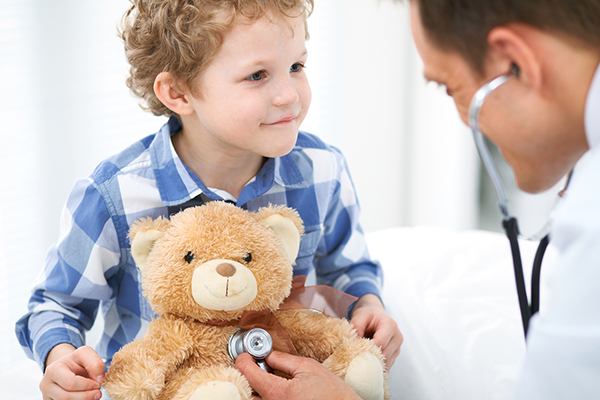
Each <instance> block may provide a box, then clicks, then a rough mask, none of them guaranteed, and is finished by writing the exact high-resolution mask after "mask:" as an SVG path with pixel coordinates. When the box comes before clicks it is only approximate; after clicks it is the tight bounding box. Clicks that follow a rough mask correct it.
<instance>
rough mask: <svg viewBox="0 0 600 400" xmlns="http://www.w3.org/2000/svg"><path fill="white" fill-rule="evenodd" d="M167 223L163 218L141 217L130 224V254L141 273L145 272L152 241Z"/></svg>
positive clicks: (158, 236) (163, 229)
mask: <svg viewBox="0 0 600 400" xmlns="http://www.w3.org/2000/svg"><path fill="white" fill-rule="evenodd" d="M168 225H169V221H167V220H165V219H163V218H158V219H156V220H152V218H143V219H141V220H139V221H136V222H134V223H133V225H132V226H131V230H130V232H129V240H130V242H131V256H132V257H133V260H134V261H135V264H136V265H137V267H138V268H139V270H140V271H141V272H142V275H143V274H144V273H145V272H146V266H147V260H148V256H149V255H150V252H151V251H152V248H153V247H154V243H155V242H156V240H157V239H158V238H160V237H161V236H162V234H163V232H164V231H165V229H166V227H167V226H168Z"/></svg>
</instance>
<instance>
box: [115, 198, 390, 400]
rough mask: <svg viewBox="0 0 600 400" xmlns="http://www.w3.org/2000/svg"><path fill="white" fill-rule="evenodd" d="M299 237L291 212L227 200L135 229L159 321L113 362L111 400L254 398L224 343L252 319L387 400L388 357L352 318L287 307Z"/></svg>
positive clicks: (147, 291)
mask: <svg viewBox="0 0 600 400" xmlns="http://www.w3.org/2000/svg"><path fill="white" fill-rule="evenodd" d="M303 229H304V228H303V223H302V220H301V219H300V217H299V215H298V213H297V212H296V211H295V210H293V209H291V208H288V207H283V206H269V207H265V208H261V209H260V210H258V211H257V212H249V211H246V210H244V209H242V208H239V207H237V206H235V205H233V204H230V203H227V202H223V201H213V202H210V203H206V204H204V205H201V206H197V207H190V208H187V209H185V210H184V211H181V212H179V213H177V214H175V215H173V216H171V218H170V220H168V219H166V218H162V217H159V218H157V219H152V218H149V217H148V218H144V219H141V220H139V221H136V222H135V223H134V224H133V225H132V227H131V231H130V235H129V237H130V243H131V254H132V257H133V259H134V261H135V263H136V266H137V268H138V269H139V270H140V273H141V277H142V288H143V293H144V296H145V297H146V299H147V300H148V303H149V304H150V305H151V306H152V309H153V311H154V312H155V314H156V316H155V318H154V319H153V320H152V321H151V322H150V323H149V325H148V328H147V330H146V332H145V334H144V335H143V336H142V337H140V338H138V339H136V340H134V341H133V342H131V343H129V344H127V345H125V346H123V347H122V348H121V349H120V350H119V351H118V352H117V353H116V354H115V355H114V358H113V359H112V363H111V365H110V367H109V369H108V371H107V374H106V379H105V383H104V388H105V390H106V392H107V393H108V394H109V395H110V396H111V397H112V398H113V399H114V400H133V399H139V400H149V399H158V400H160V399H174V400H183V399H186V400H187V399H192V400H200V399H215V400H216V399H219V400H246V399H251V398H252V389H251V388H250V386H249V384H248V382H247V381H246V379H245V378H244V376H243V375H241V374H240V372H239V371H237V370H236V369H235V368H234V363H235V361H234V359H233V358H232V355H231V353H230V351H229V350H228V343H229V342H230V339H231V338H232V336H234V335H236V333H239V332H240V329H241V328H240V326H241V325H242V323H241V322H240V321H241V320H243V319H244V318H245V317H246V316H247V315H249V314H250V315H252V313H255V314H258V315H263V316H264V315H267V320H271V321H275V325H277V326H279V327H282V328H283V331H284V333H283V335H284V336H286V337H287V338H289V339H291V340H288V341H289V342H291V345H286V344H280V345H279V346H280V348H281V349H283V350H284V351H285V349H286V346H291V352H294V354H299V355H301V356H306V357H311V358H313V359H316V360H317V361H319V362H321V363H322V364H323V365H324V366H325V367H327V368H328V369H329V370H331V371H332V372H333V373H335V374H336V375H338V376H339V377H341V378H342V379H344V380H345V381H346V382H347V383H348V384H349V385H350V386H351V387H352V388H353V389H354V390H355V391H356V393H357V394H358V395H359V396H360V397H361V398H363V399H369V400H371V399H372V400H376V399H377V400H379V399H387V398H389V393H388V388H387V385H386V380H387V373H386V369H385V364H384V357H383V355H382V352H381V350H380V349H379V348H378V347H377V346H376V345H374V343H373V342H372V341H371V340H369V339H365V338H360V337H358V335H357V333H356V331H355V330H354V328H353V326H352V325H351V324H350V322H348V321H347V320H346V319H343V318H337V317H332V316H328V315H326V314H324V313H322V312H316V311H315V310H314V309H312V308H311V307H310V306H304V305H298V304H295V305H294V306H290V307H287V308H286V307H284V306H283V305H284V304H286V301H287V300H289V297H290V293H291V292H292V285H293V280H294V279H293V265H294V262H295V259H296V256H297V254H298V250H299V244H300V240H301V236H302V234H303ZM308 288H310V287H308ZM326 288H329V287H326ZM329 289H332V288H329ZM300 291H301V292H302V290H300ZM316 297H319V296H316ZM346 307H347V305H346ZM259 319H260V318H259ZM263 320H264V319H263ZM258 326H261V325H258ZM278 335H279V334H278V333H275V335H274V336H275V337H277V336H278ZM274 347H275V349H277V346H274ZM288 350H289V349H288Z"/></svg>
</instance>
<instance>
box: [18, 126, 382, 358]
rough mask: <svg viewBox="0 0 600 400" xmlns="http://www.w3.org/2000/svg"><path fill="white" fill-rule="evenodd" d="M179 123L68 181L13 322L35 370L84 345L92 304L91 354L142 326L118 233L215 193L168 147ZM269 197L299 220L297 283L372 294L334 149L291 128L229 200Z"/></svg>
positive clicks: (137, 289)
mask: <svg viewBox="0 0 600 400" xmlns="http://www.w3.org/2000/svg"><path fill="white" fill-rule="evenodd" d="M180 129H181V125H180V123H179V121H178V120H177V119H176V118H171V119H170V120H169V121H168V123H166V124H165V125H164V126H163V127H162V128H161V130H160V131H159V132H158V133H156V134H155V135H151V136H148V137H146V138H144V139H142V140H140V141H139V142H137V143H135V144H133V145H132V146H130V147H129V148H127V149H125V150H124V151H123V152H121V153H120V154H117V155H115V156H113V157H111V158H109V159H107V160H105V161H104V162H102V163H101V164H100V165H99V166H98V167H97V168H96V170H95V171H94V172H93V173H92V174H91V175H90V176H89V177H88V178H86V179H82V180H79V181H78V182H77V183H76V184H75V186H74V188H73V191H72V192H71V194H70V196H69V198H68V200H67V203H66V206H65V209H64V211H63V216H62V221H61V236H60V238H59V240H58V241H57V242H56V243H55V244H54V245H53V246H52V247H51V248H50V250H49V251H48V255H47V258H46V262H45V266H44V269H43V271H42V273H41V275H40V277H39V278H38V281H37V282H36V284H35V286H34V289H33V293H32V296H31V299H30V301H29V312H28V313H27V314H26V315H25V316H24V317H23V318H21V319H20V320H19V321H18V322H17V325H16V332H17V336H18V338H19V342H20V343H21V345H22V346H23V348H24V349H25V352H26V353H27V354H28V356H29V357H30V358H33V359H35V360H36V361H37V362H38V363H39V364H40V366H41V367H42V368H43V365H44V362H45V359H46V356H47V355H48V352H49V351H50V350H51V349H52V348H53V347H54V346H56V345H57V344H59V343H70V344H72V345H74V346H75V347H80V346H82V345H84V344H85V331H86V330H89V329H90V328H91V327H92V325H93V323H94V320H95V318H96V314H97V312H98V308H99V306H101V309H102V313H103V315H104V322H105V326H104V331H103V334H102V337H101V339H100V342H99V343H98V345H97V346H96V350H97V352H98V353H99V355H100V356H101V357H103V358H105V359H107V360H109V361H110V359H111V358H112V356H113V354H114V353H115V352H116V351H118V350H119V349H120V348H121V347H122V346H123V345H125V344H127V343H129V342H131V341H132V340H134V339H135V338H137V337H139V336H141V335H142V334H143V333H144V331H145V329H146V327H147V325H148V323H149V322H150V320H151V319H152V317H153V316H154V313H153V312H152V309H151V307H150V306H149V305H148V303H147V302H146V300H145V298H144V297H143V296H142V294H141V292H142V289H141V284H140V280H141V277H140V274H139V272H138V270H137V268H136V267H135V264H134V261H133V258H132V257H131V253H130V247H129V242H128V239H127V233H128V231H129V227H130V226H131V224H132V223H133V222H134V221H135V220H137V219H139V218H142V217H147V216H150V217H153V218H157V217H159V216H163V217H168V216H169V215H172V214H173V213H175V212H177V211H179V210H181V209H183V208H185V207H187V206H190V205H194V204H197V203H198V199H200V198H201V197H204V198H206V197H208V198H210V199H215V200H218V199H223V198H222V197H221V196H220V195H219V194H218V191H213V190H210V189H209V188H207V187H206V186H205V185H204V184H203V183H202V182H201V181H200V179H199V178H198V177H197V176H196V175H194V173H193V172H191V171H190V170H189V169H188V167H187V166H186V165H185V164H183V162H182V161H181V159H180V158H179V157H178V156H177V154H176V153H175V150H174V148H173V146H172V144H171V139H170V137H171V135H172V134H173V133H175V132H177V131H178V130H180ZM200 195H202V196H200ZM270 203H271V204H281V205H286V206H289V207H293V208H295V209H296V210H298V212H299V214H300V216H301V217H302V220H303V221H304V224H305V228H306V234H305V235H304V236H303V238H302V240H301V243H300V252H299V254H298V258H297V260H296V266H295V271H294V273H295V274H296V275H299V274H304V275H307V276H308V281H307V284H315V283H317V284H325V285H330V286H333V287H335V288H337V289H340V290H342V291H345V292H347V293H349V294H352V295H354V296H357V297H360V296H362V295H364V294H367V293H374V294H377V295H379V288H380V285H381V268H380V266H379V264H378V263H377V262H374V261H372V260H371V259H370V258H369V253H368V250H367V246H366V244H365V238H364V235H363V232H362V229H361V227H360V225H359V222H358V217H359V205H358V202H357V199H356V195H355V191H354V187H353V183H352V179H351V178H350V175H349V173H348V169H347V166H346V162H345V160H344V157H343V155H342V154H341V153H340V151H339V150H337V149H336V148H334V147H331V146H328V145H326V144H324V143H323V142H322V141H321V140H320V139H318V138H317V137H315V136H313V135H310V134H307V133H303V132H300V133H299V136H298V141H297V143H296V146H295V147H294V149H293V150H292V151H291V153H290V154H288V155H286V156H284V157H280V158H275V159H268V160H267V162H266V163H265V164H264V165H263V167H262V169H261V170H260V171H259V173H258V174H257V175H256V177H255V178H254V179H252V180H251V181H250V182H249V183H248V184H247V185H246V186H245V187H244V188H243V190H242V192H241V193H240V196H239V199H237V205H238V206H239V207H242V208H244V209H247V210H250V211H256V210H257V209H258V208H260V207H263V206H267V205H268V204H270Z"/></svg>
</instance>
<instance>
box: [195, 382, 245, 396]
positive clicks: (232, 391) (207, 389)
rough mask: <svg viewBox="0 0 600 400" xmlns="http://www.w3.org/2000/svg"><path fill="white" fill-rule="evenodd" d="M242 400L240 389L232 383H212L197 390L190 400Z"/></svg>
mask: <svg viewBox="0 0 600 400" xmlns="http://www.w3.org/2000/svg"><path fill="white" fill-rule="evenodd" d="M208 399H214V400H241V399H242V397H241V396H240V392H239V391H238V388H237V387H236V386H235V385H234V384H233V383H231V382H226V381H212V382H207V383H205V384H203V385H202V386H200V387H199V388H197V389H196V390H195V391H194V392H193V393H192V395H191V397H190V400H208Z"/></svg>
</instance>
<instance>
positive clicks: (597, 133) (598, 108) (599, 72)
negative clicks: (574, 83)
mask: <svg viewBox="0 0 600 400" xmlns="http://www.w3.org/2000/svg"><path fill="white" fill-rule="evenodd" d="M585 134H586V135H587V140H588V144H589V145H590V149H598V148H600V65H599V66H598V69H596V74H595V75H594V78H593V79H592V84H591V86H590V90H589V91H588V95H587V101H586V102H585Z"/></svg>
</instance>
